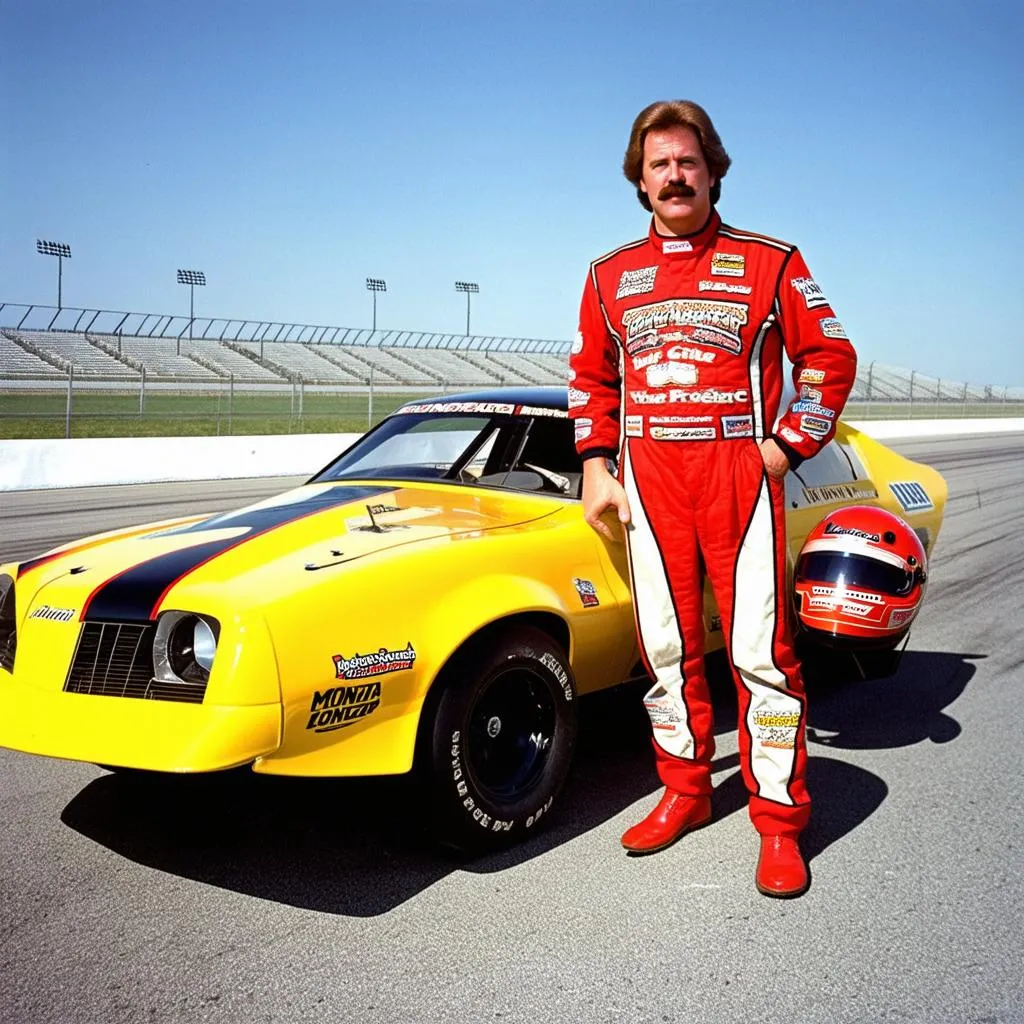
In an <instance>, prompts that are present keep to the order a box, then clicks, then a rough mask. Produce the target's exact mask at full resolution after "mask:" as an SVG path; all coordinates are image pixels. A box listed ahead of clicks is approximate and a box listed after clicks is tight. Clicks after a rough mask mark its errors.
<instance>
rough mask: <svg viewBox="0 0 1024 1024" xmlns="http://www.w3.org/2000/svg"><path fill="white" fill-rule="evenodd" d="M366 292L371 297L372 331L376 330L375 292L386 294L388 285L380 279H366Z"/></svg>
mask: <svg viewBox="0 0 1024 1024" xmlns="http://www.w3.org/2000/svg"><path fill="white" fill-rule="evenodd" d="M366 290H367V291H368V292H370V293H371V294H372V295H373V329H374V330H375V331H376V330H377V292H386V291H387V290H388V283H387V281H385V280H384V278H382V277H368V278H367V279H366Z"/></svg>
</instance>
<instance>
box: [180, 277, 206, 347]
mask: <svg viewBox="0 0 1024 1024" xmlns="http://www.w3.org/2000/svg"><path fill="white" fill-rule="evenodd" d="M178 284H187V285H188V340H189V341H191V340H192V325H193V324H194V323H195V319H196V285H197V284H198V285H204V284H206V275H205V274H204V273H203V272H202V271H201V270H181V269H179V270H178ZM176 351H177V352H178V354H179V355H180V354H181V335H180V334H179V335H178V344H177V346H176Z"/></svg>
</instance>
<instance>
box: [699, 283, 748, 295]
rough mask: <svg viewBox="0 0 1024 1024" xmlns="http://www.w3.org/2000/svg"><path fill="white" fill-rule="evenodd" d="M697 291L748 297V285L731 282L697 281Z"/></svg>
mask: <svg viewBox="0 0 1024 1024" xmlns="http://www.w3.org/2000/svg"><path fill="white" fill-rule="evenodd" d="M697 290H698V291H702V292H735V293H736V294H737V295H749V294H750V292H751V290H752V289H751V287H750V285H749V284H733V283H732V281H699V282H698V283H697Z"/></svg>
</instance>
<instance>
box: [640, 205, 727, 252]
mask: <svg viewBox="0 0 1024 1024" xmlns="http://www.w3.org/2000/svg"><path fill="white" fill-rule="evenodd" d="M721 226H722V218H721V217H719V216H718V211H717V210H716V209H714V207H712V209H711V215H710V216H709V217H708V219H707V220H706V221H705V222H704V226H703V227H702V228H701V229H700V230H699V231H694V232H693V234H690V235H659V234H658V232H657V230H656V229H655V227H654V218H653V217H652V218H651V227H650V230H649V231H648V238H649V239H650V243H651V245H653V246H654V248H655V249H657V250H658V252H660V253H661V254H662V255H663V256H665V258H666V259H676V258H679V259H693V258H694V257H695V256H698V255H700V253H701V252H703V251H704V249H706V248H707V247H708V246H709V245H710V244H711V243H712V242H713V241H714V239H715V236H716V235H717V234H718V229H719V228H720V227H721ZM684 242H688V243H689V247H688V248H687V247H686V246H684V245H683V244H681V243H684ZM666 247H667V251H666Z"/></svg>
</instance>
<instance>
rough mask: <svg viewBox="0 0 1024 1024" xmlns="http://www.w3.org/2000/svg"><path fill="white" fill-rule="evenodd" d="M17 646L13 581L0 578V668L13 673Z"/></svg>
mask: <svg viewBox="0 0 1024 1024" xmlns="http://www.w3.org/2000/svg"><path fill="white" fill-rule="evenodd" d="M17 646H18V622H17V619H16V617H15V615H14V580H13V578H12V577H10V576H8V575H6V573H5V574H4V575H3V576H0V666H2V667H3V668H5V669H7V671H8V672H13V671H14V649H15V648H16V647H17Z"/></svg>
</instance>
